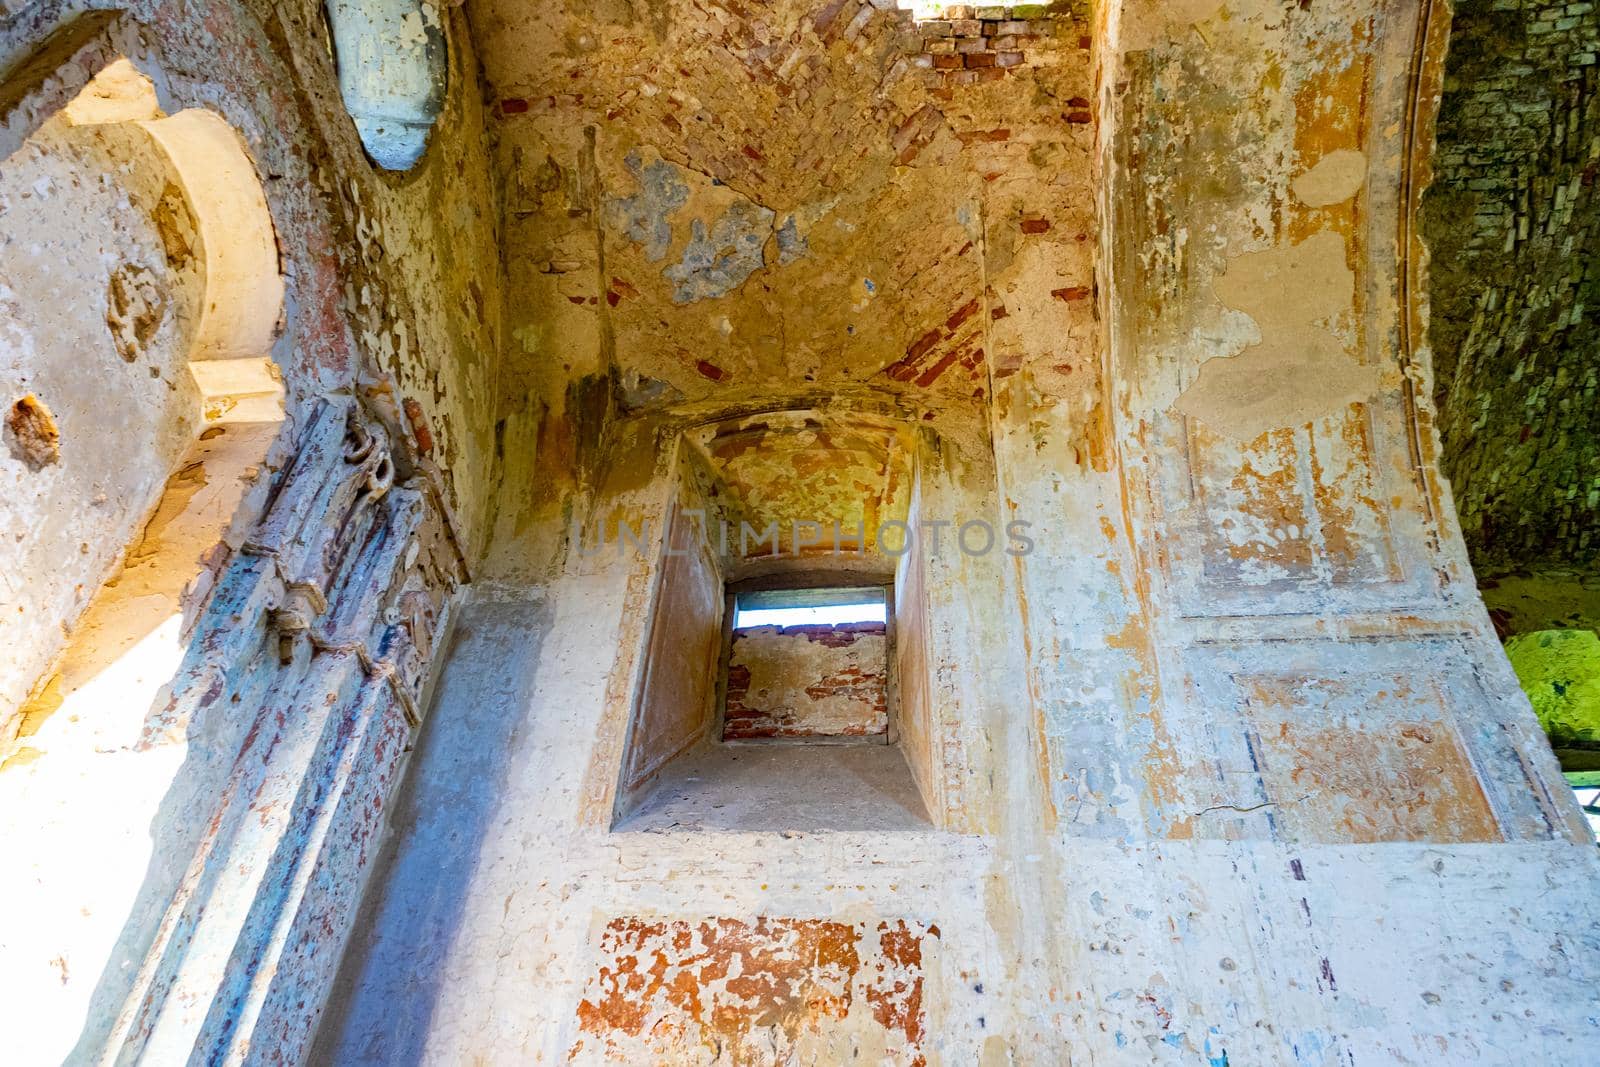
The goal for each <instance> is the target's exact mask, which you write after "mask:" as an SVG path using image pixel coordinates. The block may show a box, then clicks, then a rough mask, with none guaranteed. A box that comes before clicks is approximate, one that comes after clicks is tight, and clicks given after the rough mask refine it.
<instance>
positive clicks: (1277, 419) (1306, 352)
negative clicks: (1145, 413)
mask: <svg viewBox="0 0 1600 1067" xmlns="http://www.w3.org/2000/svg"><path fill="white" fill-rule="evenodd" d="M1377 385H1378V376H1377V372H1376V370H1375V369H1374V368H1372V367H1364V366H1362V365H1361V364H1359V363H1357V362H1355V361H1354V360H1352V359H1351V358H1350V357H1349V356H1348V355H1347V354H1346V353H1345V351H1344V346H1343V345H1341V344H1340V343H1339V340H1338V339H1337V338H1336V337H1334V336H1333V335H1332V334H1330V333H1328V332H1327V331H1326V330H1319V329H1316V328H1314V327H1298V328H1295V329H1293V330H1288V331H1285V332H1283V333H1282V334H1279V335H1277V336H1275V337H1274V338H1273V339H1272V341H1271V342H1267V341H1265V340H1264V341H1263V342H1262V343H1261V344H1258V345H1251V346H1250V347H1249V348H1247V349H1245V350H1244V352H1242V353H1241V354H1239V355H1237V356H1229V357H1217V358H1214V359H1209V360H1207V361H1206V362H1205V364H1204V365H1203V366H1201V368H1200V376H1199V377H1198V378H1196V379H1195V380H1194V384H1192V385H1190V386H1189V388H1187V389H1185V390H1184V391H1183V395H1182V396H1180V397H1179V398H1178V403H1177V407H1178V410H1179V411H1182V412H1183V413H1184V414H1185V415H1189V416H1192V417H1194V418H1197V419H1199V420H1201V421H1202V422H1204V423H1205V424H1206V425H1207V426H1209V427H1211V428H1212V429H1213V430H1215V431H1217V432H1218V433H1221V434H1225V435H1226V436H1228V437H1232V438H1234V439H1236V440H1239V441H1253V440H1255V439H1256V438H1257V437H1259V436H1261V435H1262V434H1263V433H1266V432H1267V431H1268V430H1274V429H1278V428H1280V427H1284V426H1303V425H1305V424H1306V423H1308V422H1311V421H1312V420H1314V419H1318V418H1321V417H1322V416H1324V415H1330V414H1332V413H1334V412H1336V411H1338V410H1340V409H1341V408H1343V407H1345V406H1346V405H1348V404H1352V403H1355V402H1357V401H1361V400H1365V399H1366V398H1367V397H1369V396H1371V395H1372V393H1373V391H1374V390H1375V389H1376V388H1377Z"/></svg>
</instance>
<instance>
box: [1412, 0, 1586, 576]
mask: <svg viewBox="0 0 1600 1067" xmlns="http://www.w3.org/2000/svg"><path fill="white" fill-rule="evenodd" d="M1597 56H1600V11H1597V10H1596V6H1595V5H1594V4H1593V3H1590V2H1587V0H1584V2H1578V3H1559V2H1551V0H1459V2H1458V3H1457V4H1456V14H1455V21H1454V28H1453V30H1452V37H1451V42H1450V55H1449V59H1448V64H1447V68H1446V70H1447V73H1446V81H1445V96H1444V100H1443V104H1442V108H1441V112H1440V116H1439V125H1438V139H1439V143H1438V149H1437V153H1436V157H1435V167H1436V175H1435V179H1434V184H1433V186H1432V188H1431V189H1430V190H1429V192H1428V194H1427V196H1426V199H1425V202H1424V215H1423V225H1424V233H1425V235H1426V237H1427V240H1428V243H1429V247H1430V249H1431V251H1432V270H1431V293H1432V307H1433V318H1432V325H1431V329H1430V340H1431V343H1432V346H1433V349H1434V361H1435V367H1436V381H1435V386H1436V396H1437V399H1438V402H1439V409H1440V427H1441V432H1442V433H1443V436H1444V446H1445V453H1444V467H1445V470H1446V473H1447V474H1448V475H1449V476H1450V479H1451V482H1452V485H1453V487H1454V491H1455V499H1456V505H1457V507H1458V509H1459V510H1460V514H1461V522H1462V526H1463V528H1464V531H1465V534H1466V538H1467V543H1468V547H1469V549H1470V550H1471V553H1472V556H1473V561H1474V564H1475V565H1476V566H1477V567H1478V568H1479V570H1480V572H1494V571H1503V570H1506V569H1509V568H1517V567H1529V568H1535V569H1537V568H1541V567H1563V566H1565V567H1571V566H1577V567H1580V568H1585V567H1592V566H1593V564H1594V562H1595V559H1596V551H1597V548H1600V392H1597V388H1596V386H1597V377H1600V199H1597V198H1596V195H1595V181H1596V177H1597V169H1600V66H1597V63H1596V60H1597Z"/></svg>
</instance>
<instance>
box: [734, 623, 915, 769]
mask: <svg viewBox="0 0 1600 1067" xmlns="http://www.w3.org/2000/svg"><path fill="white" fill-rule="evenodd" d="M888 640H889V639H888V628H887V627H886V626H885V625H884V624H883V623H881V622H870V623H863V622H857V623H837V624H834V625H831V626H827V625H818V626H755V627H750V628H748V629H743V630H735V631H734V632H733V637H732V644H731V647H730V648H729V652H728V688H727V706H726V708H725V709H724V712H723V726H722V737H723V739H724V740H728V741H733V740H750V739H752V738H758V737H788V738H801V737H880V736H883V735H885V734H887V732H888V729H889V676H888V671H889V656H888V653H889V648H888Z"/></svg>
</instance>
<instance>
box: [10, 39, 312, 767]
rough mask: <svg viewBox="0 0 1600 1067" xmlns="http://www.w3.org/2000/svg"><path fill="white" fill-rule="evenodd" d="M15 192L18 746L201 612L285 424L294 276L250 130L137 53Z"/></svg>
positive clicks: (38, 146)
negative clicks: (282, 264) (193, 100)
mask: <svg viewBox="0 0 1600 1067" xmlns="http://www.w3.org/2000/svg"><path fill="white" fill-rule="evenodd" d="M0 197H5V198H7V199H8V201H9V202H10V204H11V210H10V212H9V217H10V219H11V220H12V229H11V234H10V236H11V240H10V242H9V246H8V248H7V253H6V255H5V257H4V260H3V267H0V269H3V270H4V272H5V275H6V300H7V302H8V304H10V310H11V311H12V312H13V315H12V319H11V324H10V328H9V330H8V331H7V336H5V337H4V338H0V387H3V388H4V392H5V394H6V395H0V403H4V404H5V405H6V412H5V414H6V418H5V422H6V427H7V428H6V431H5V445H6V446H7V448H6V450H5V452H4V453H3V454H0V475H3V477H4V479H5V482H6V483H7V484H6V488H7V490H8V492H9V494H10V496H9V504H10V506H9V507H8V508H7V509H5V510H4V512H0V523H3V524H4V527H5V529H4V532H5V533H6V534H9V535H10V538H9V539H14V540H15V541H17V542H18V543H19V547H20V548H21V550H22V551H21V555H22V557H23V558H21V559H20V560H19V561H18V563H19V565H18V567H17V568H16V570H15V571H14V572H13V574H14V575H15V577H14V578H13V579H12V583H11V584H12V588H10V589H8V590H7V598H6V599H7V600H8V601H10V604H9V605H8V608H7V610H6V611H5V612H4V615H3V619H0V629H3V630H4V631H7V632H8V634H7V638H6V640H5V645H6V650H5V652H4V653H3V654H0V742H4V741H10V740H11V739H12V737H13V735H14V734H15V733H16V732H17V731H18V730H19V729H20V730H22V731H23V732H31V731H32V730H34V729H36V728H37V727H38V726H39V724H40V722H42V720H43V719H44V718H45V717H48V715H49V714H50V713H52V712H53V711H54V710H55V709H57V708H59V707H60V706H61V705H62V703H63V702H64V701H66V700H67V699H69V698H70V696H71V695H72V693H73V692H76V691H77V690H78V689H79V688H81V687H82V686H84V685H86V684H88V683H89V682H90V681H91V680H92V679H93V678H95V677H97V676H98V675H99V674H100V673H101V672H102V671H103V670H104V668H105V667H107V666H108V665H109V664H111V663H112V662H115V661H116V660H117V659H119V658H120V657H121V656H123V655H124V654H125V653H126V652H127V651H128V650H129V649H131V648H133V647H135V646H138V645H140V644H141V643H142V642H144V641H146V639H147V638H149V637H150V635H151V634H152V633H154V632H156V631H158V630H162V629H163V628H164V627H165V628H168V629H172V630H173V631H174V632H173V633H172V634H171V635H170V637H171V638H172V640H176V638H177V634H178V633H179V632H182V631H185V630H186V629H187V626H188V622H189V621H192V616H193V611H194V608H195V607H197V606H198V604H199V603H200V601H202V600H203V599H204V595H205V593H206V592H207V591H208V590H209V586H210V582H211V580H212V576H213V575H212V569H213V568H214V567H216V566H217V565H219V564H220V561H221V559H222V558H224V557H225V556H226V551H225V550H219V547H218V546H219V545H223V544H225V542H226V541H227V540H228V534H229V527H230V526H231V525H232V524H233V522H234V517H235V513H236V512H239V511H240V510H241V508H240V506H239V505H240V504H241V503H242V502H243V501H244V499H245V497H246V496H247V495H248V494H249V493H250V492H252V491H257V490H258V489H259V487H258V486H256V485H255V482H256V480H257V479H256V478H255V475H256V474H257V473H258V472H259V471H260V469H261V467H262V464H263V463H264V461H265V459H266V455H267V451H268V449H269V448H270V446H271V443H272V441H273V440H274V438H275V437H276V435H277V431H278V428H279V426H280V424H281V422H282V419H283V395H284V388H283V384H282V381H281V378H280V375H279V373H278V370H277V367H276V364H275V363H274V362H273V360H272V358H271V356H270V349H271V348H272V345H273V343H274V339H275V337H276V334H277V330H278V321H279V316H280V313H281V310H282V306H283V292H284V287H283V280H282V278H281V276H280V273H279V269H278V252H277V244H276V238H275V236H274V231H273V226H272V220H271V215H270V213H269V211H268V209H267V204H266V199H265V195H264V193H263V190H262V187H261V184H260V182H259V180H258V179H257V178H256V174H255V168H254V165H253V164H252V163H251V161H250V158H249V156H248V155H247V154H246V152H245V149H244V145H243V143H242V142H241V140H240V139H239V136H238V134H237V133H235V132H234V130H233V128H232V127H231V126H229V125H228V123H227V122H226V121H225V120H224V119H223V118H221V116H219V115H217V114H215V113H213V112H210V111H204V110H199V109H189V110H183V111H179V112H177V113H176V114H173V115H170V116H169V115H167V114H165V113H164V112H163V110H162V108H161V104H160V102H159V100H158V98H157V95H156V91H155V87H154V84H153V83H152V81H151V80H150V78H149V77H147V76H146V75H145V74H143V73H142V72H141V71H140V70H139V69H138V68H137V67H136V66H135V65H134V64H133V63H132V62H131V61H129V60H127V59H116V60H114V61H113V62H111V63H109V64H108V65H106V66H105V67H104V68H103V69H102V70H101V71H100V72H99V73H98V74H97V75H96V76H95V77H94V78H93V80H91V81H90V82H89V84H88V85H86V86H85V87H84V88H83V89H82V91H81V92H79V93H78V94H77V95H76V96H75V97H74V98H73V99H72V100H71V101H70V102H68V103H67V104H66V105H65V106H64V107H61V108H60V109H59V110H57V111H55V113H54V114H52V115H50V116H49V117H48V119H47V120H46V121H44V122H43V123H41V124H40V125H39V126H38V128H37V129H36V130H34V132H33V133H32V135H31V136H30V137H29V138H28V140H27V141H26V142H25V143H23V144H22V145H21V146H20V147H19V148H18V149H17V150H16V151H15V152H13V153H11V154H10V155H9V156H8V157H7V158H6V159H5V160H4V161H0ZM243 510H249V509H243ZM208 564H209V565H210V566H208ZM171 619H177V620H178V621H177V622H176V623H169V620H171ZM13 630H14V631H16V632H15V633H9V631H13ZM158 673H159V672H158ZM159 682H160V679H157V680H155V682H154V683H153V684H155V685H159Z"/></svg>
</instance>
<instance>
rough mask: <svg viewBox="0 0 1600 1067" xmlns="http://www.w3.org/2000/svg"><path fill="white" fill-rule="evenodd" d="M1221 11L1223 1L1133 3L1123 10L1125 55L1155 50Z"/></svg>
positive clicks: (1148, 0) (1147, 0) (1134, 0)
mask: <svg viewBox="0 0 1600 1067" xmlns="http://www.w3.org/2000/svg"><path fill="white" fill-rule="evenodd" d="M1221 10H1222V0H1131V2H1130V3H1127V4H1125V5H1123V9H1122V27H1121V34H1122V36H1121V42H1120V43H1121V48H1122V51H1124V52H1142V51H1144V50H1145V49H1148V48H1154V47H1156V46H1157V45H1159V44H1162V43H1164V42H1166V41H1169V40H1173V39H1175V38H1177V37H1178V36H1179V35H1180V34H1182V33H1183V31H1185V30H1186V29H1188V28H1189V27H1191V26H1195V25H1198V24H1199V23H1202V22H1204V21H1206V20H1207V19H1209V18H1211V17H1212V16H1213V15H1215V14H1216V13H1217V12H1218V11H1221Z"/></svg>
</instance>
